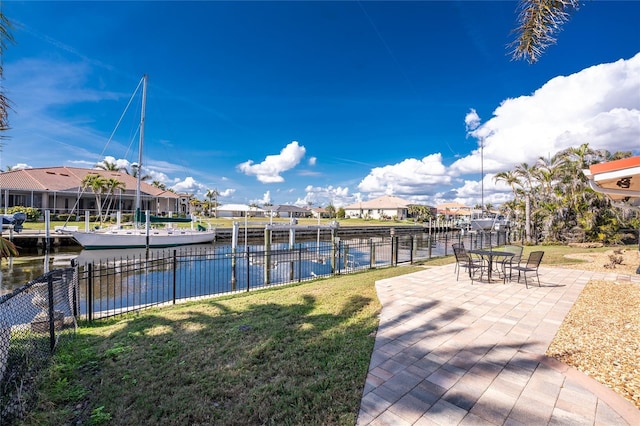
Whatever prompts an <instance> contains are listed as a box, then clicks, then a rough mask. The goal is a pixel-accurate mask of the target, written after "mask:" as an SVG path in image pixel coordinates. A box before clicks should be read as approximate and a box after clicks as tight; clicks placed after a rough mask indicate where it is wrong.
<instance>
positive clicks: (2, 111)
mask: <svg viewBox="0 0 640 426" xmlns="http://www.w3.org/2000/svg"><path fill="white" fill-rule="evenodd" d="M10 30H11V23H10V22H9V20H8V19H7V18H6V17H5V16H4V14H3V13H2V12H1V11H0V84H2V82H3V81H4V78H3V77H4V67H3V61H2V60H1V58H2V57H4V51H5V50H6V48H7V45H8V44H9V43H13V36H12V35H11V32H10ZM10 109H11V105H10V102H9V99H8V98H7V97H6V96H5V95H4V87H3V86H0V141H1V140H2V139H4V138H5V137H6V136H5V135H4V134H3V133H1V132H4V131H6V130H9V110H10Z"/></svg>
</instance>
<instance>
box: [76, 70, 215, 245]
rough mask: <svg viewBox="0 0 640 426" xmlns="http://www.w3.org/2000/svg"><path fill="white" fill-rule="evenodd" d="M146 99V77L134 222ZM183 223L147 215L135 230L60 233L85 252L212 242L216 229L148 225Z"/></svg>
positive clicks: (136, 224)
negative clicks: (72, 239)
mask: <svg viewBox="0 0 640 426" xmlns="http://www.w3.org/2000/svg"><path fill="white" fill-rule="evenodd" d="M146 98H147V76H146V75H145V76H143V77H142V113H141V118H140V141H139V148H138V166H137V167H138V173H137V176H136V177H137V181H136V215H135V217H136V218H139V217H140V205H141V202H140V200H141V196H140V182H141V176H142V172H141V169H142V148H143V145H144V120H145V103H146ZM160 221H162V222H184V219H179V218H176V220H172V219H171V218H164V219H162V220H158V219H157V217H155V216H154V217H153V218H152V217H151V216H150V215H149V213H148V212H147V213H146V223H142V224H140V222H137V221H136V222H134V228H132V229H125V228H121V227H111V228H104V229H97V230H86V231H78V230H73V231H63V232H66V233H71V234H72V235H73V238H75V240H76V241H77V242H78V243H79V244H80V245H81V246H82V247H83V248H85V249H116V248H141V247H144V248H162V247H175V246H181V245H187V244H204V243H210V242H212V241H213V240H215V237H216V232H215V229H202V227H201V226H198V227H197V228H196V229H194V228H193V222H192V225H191V228H190V229H189V228H172V227H160V228H152V227H151V223H152V222H153V223H157V222H160Z"/></svg>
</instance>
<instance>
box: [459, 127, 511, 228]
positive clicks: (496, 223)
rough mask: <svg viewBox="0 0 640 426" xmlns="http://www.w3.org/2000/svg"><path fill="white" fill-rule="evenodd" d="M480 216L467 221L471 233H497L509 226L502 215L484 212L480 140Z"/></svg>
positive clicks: (481, 141) (482, 158) (508, 221)
mask: <svg viewBox="0 0 640 426" xmlns="http://www.w3.org/2000/svg"><path fill="white" fill-rule="evenodd" d="M480 175H481V177H480V196H481V202H480V209H481V210H480V214H475V213H472V214H471V217H470V219H469V225H470V229H471V230H472V231H481V232H489V231H498V230H500V229H506V228H508V227H510V226H511V221H510V220H509V219H508V218H505V217H504V216H502V215H497V214H495V213H493V212H489V211H487V210H485V207H484V139H482V140H480Z"/></svg>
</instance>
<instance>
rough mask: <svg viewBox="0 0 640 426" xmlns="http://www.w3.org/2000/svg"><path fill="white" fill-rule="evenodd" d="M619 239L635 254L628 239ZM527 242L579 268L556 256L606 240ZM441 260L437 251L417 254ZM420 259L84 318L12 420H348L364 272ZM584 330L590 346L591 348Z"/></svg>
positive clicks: (366, 351) (572, 263)
mask: <svg viewBox="0 0 640 426" xmlns="http://www.w3.org/2000/svg"><path fill="white" fill-rule="evenodd" d="M625 249H626V250H630V251H632V253H634V254H635V255H638V253H637V247H635V246H633V247H626V248H625ZM532 250H544V251H545V257H544V259H543V265H546V266H563V265H564V266H566V267H576V266H578V265H580V264H582V266H578V267H581V268H582V267H585V268H586V267H587V266H588V264H585V263H584V260H580V259H575V258H573V259H572V258H567V257H566V256H567V255H572V254H573V255H575V254H588V255H592V256H599V259H600V260H599V262H600V263H603V262H604V261H605V260H606V259H608V257H607V255H606V254H605V252H607V251H609V250H612V249H611V248H610V247H603V248H590V249H584V248H572V247H567V246H538V247H526V248H525V251H524V256H525V257H526V256H527V255H528V253H529V252H530V251H532ZM452 262H453V256H448V257H446V258H437V259H433V260H431V261H428V262H422V263H423V264H424V265H428V266H439V265H443V264H447V263H452ZM592 264H595V262H592ZM596 266H598V265H596ZM600 267H601V265H600ZM420 268H421V267H420V266H402V267H395V268H385V269H378V270H370V271H366V272H362V273H358V274H353V275H343V276H337V277H332V278H328V279H322V280H316V281H312V282H306V283H303V284H298V285H289V286H283V287H278V288H275V289H268V290H262V291H257V292H251V293H246V294H241V295H236V296H227V297H221V298H214V299H210V300H208V301H200V302H197V303H196V302H192V303H185V304H181V305H177V306H175V307H170V308H162V309H153V310H145V311H142V312H140V313H139V314H136V315H129V316H125V317H119V318H116V319H111V320H108V321H96V322H94V323H91V324H86V323H85V324H83V325H82V327H81V328H80V329H79V332H78V334H77V335H76V337H75V339H74V340H73V341H72V342H71V343H70V344H67V345H65V346H61V347H59V349H58V350H57V352H56V354H55V356H54V359H53V361H52V363H51V366H50V368H49V369H48V370H46V371H45V372H44V373H43V375H42V377H41V381H40V387H39V394H38V402H37V405H36V407H35V409H33V410H32V411H31V412H30V413H29V415H28V417H27V418H26V419H25V421H24V424H26V425H36V424H37V425H40V424H225V425H234V424H237V425H247V424H261V425H262V424H278V425H286V424H337V425H353V424H355V422H356V417H357V413H358V407H359V404H360V399H361V395H362V387H363V385H364V381H365V378H366V375H367V371H368V365H369V360H370V357H371V353H372V349H373V345H374V342H375V331H376V329H377V326H378V314H379V311H380V309H381V306H380V303H379V301H378V298H377V295H376V292H375V286H374V284H375V281H377V280H380V279H384V278H389V277H392V276H397V275H402V274H405V273H410V272H413V271H416V270H418V269H420ZM583 300H587V302H584V301H583ZM584 303H588V304H590V305H593V306H594V307H597V306H599V304H600V298H599V297H593V298H587V299H585V298H581V299H580V301H579V303H578V304H577V306H580V305H581V304H584ZM576 309H578V308H576ZM580 309H584V308H582V307H580ZM619 311H624V313H625V315H626V317H625V318H627V317H629V316H630V315H631V316H633V315H635V314H634V313H633V312H634V311H633V310H631V311H629V310H628V309H627V310H619ZM627 314H628V315H627ZM625 318H623V320H624V321H625V323H628V322H629V321H631V320H630V319H628V318H627V319H625ZM563 327H565V324H563ZM566 327H570V328H573V329H576V330H579V328H577V326H574V325H572V324H570V323H568V324H567V325H566ZM601 331H605V332H606V330H601ZM567 333H570V331H568V332H567ZM582 334H584V333H582ZM596 334H597V333H596ZM567 335H571V334H567ZM599 335H602V333H600V334H599ZM585 339H586V335H585ZM589 339H590V340H589V341H588V342H585V343H584V345H585V347H588V348H591V349H589V350H590V351H592V352H593V348H594V347H600V346H602V345H597V344H593V343H590V342H598V340H597V338H593V337H590V338H589ZM574 340H575V339H574ZM574 340H571V339H570V340H569V341H561V340H560V338H556V340H555V341H554V344H552V347H553V346H554V345H556V346H557V345H560V347H562V348H563V350H564V351H565V352H564V353H566V351H567V350H571V348H570V347H569V346H571V345H569V346H567V345H568V344H569V343H571V342H573V341H574ZM567 342H568V343H567ZM567 348H569V349H567ZM595 354H597V351H596V352H595ZM552 356H553V355H552ZM591 358H599V357H598V356H592V357H591ZM569 363H570V362H569ZM570 364H571V363H570ZM574 366H575V367H576V368H581V365H574ZM590 368H592V367H590ZM607 368H608V367H607ZM607 380H609V382H612V383H613V379H611V378H608V379H607ZM616 380H617V379H616ZM618 382H620V381H619V380H618ZM607 384H608V385H610V383H607ZM623 384H624V385H625V386H627V384H628V383H626V382H624V383H623ZM625 389H626V388H625ZM634 389H635V388H634Z"/></svg>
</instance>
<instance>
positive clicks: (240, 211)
mask: <svg viewBox="0 0 640 426" xmlns="http://www.w3.org/2000/svg"><path fill="white" fill-rule="evenodd" d="M216 211H217V212H218V217H252V216H257V215H263V214H264V210H263V209H261V208H259V207H252V206H249V205H247V204H223V205H221V206H218V207H217V209H216Z"/></svg>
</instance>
